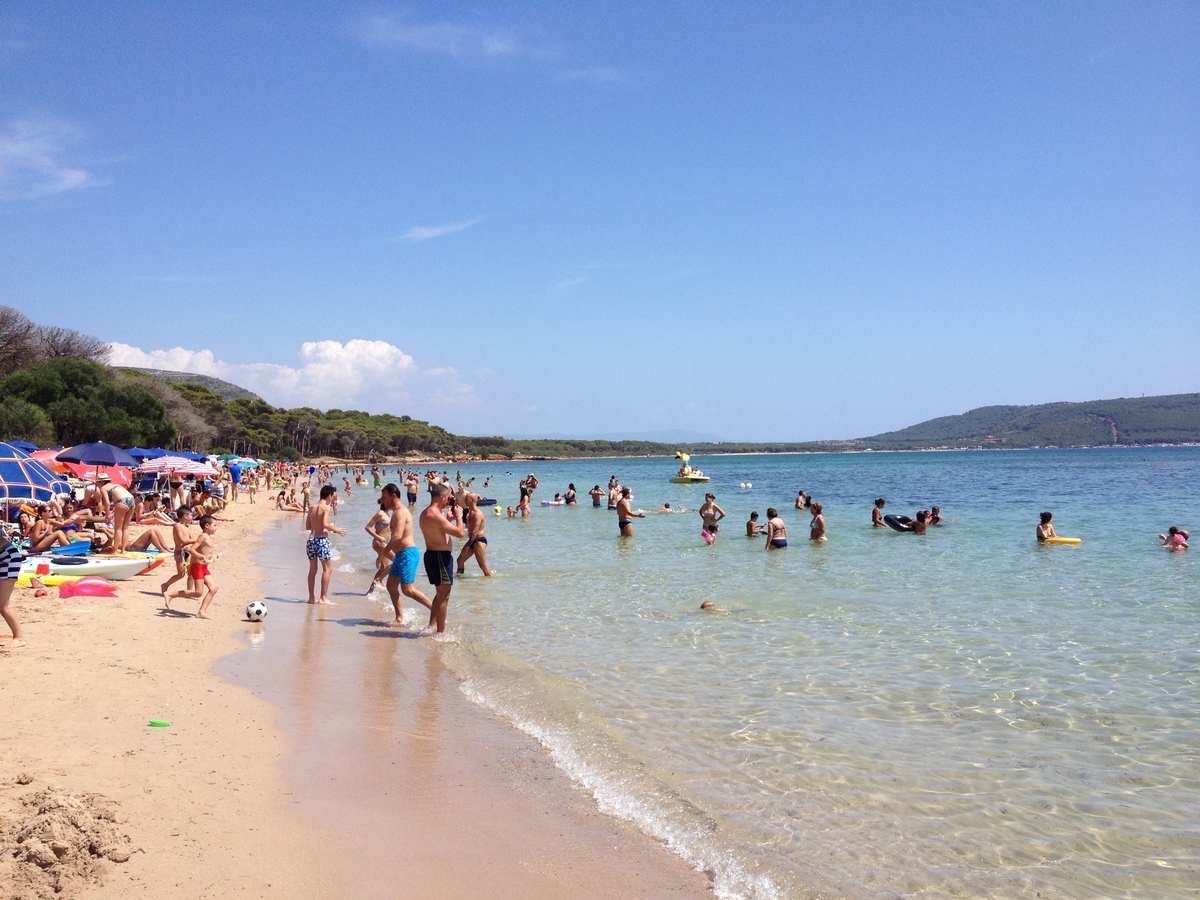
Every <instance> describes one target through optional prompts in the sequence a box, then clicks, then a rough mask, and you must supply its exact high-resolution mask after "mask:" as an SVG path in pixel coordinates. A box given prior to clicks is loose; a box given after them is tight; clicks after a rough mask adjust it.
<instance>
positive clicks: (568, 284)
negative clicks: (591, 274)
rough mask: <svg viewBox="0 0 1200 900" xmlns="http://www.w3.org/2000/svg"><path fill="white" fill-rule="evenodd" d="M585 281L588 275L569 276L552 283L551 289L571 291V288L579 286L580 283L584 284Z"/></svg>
mask: <svg viewBox="0 0 1200 900" xmlns="http://www.w3.org/2000/svg"><path fill="white" fill-rule="evenodd" d="M585 281H587V276H586V275H580V276H579V277H578V278H567V279H566V280H564V281H560V282H558V283H557V284H552V285H550V290H552V291H569V290H570V289H571V288H573V287H578V286H579V285H581V284H583V283H584V282H585Z"/></svg>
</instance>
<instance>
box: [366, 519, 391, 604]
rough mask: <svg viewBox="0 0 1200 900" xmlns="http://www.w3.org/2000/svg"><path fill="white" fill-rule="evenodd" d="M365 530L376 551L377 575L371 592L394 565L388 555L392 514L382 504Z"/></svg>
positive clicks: (368, 589)
mask: <svg viewBox="0 0 1200 900" xmlns="http://www.w3.org/2000/svg"><path fill="white" fill-rule="evenodd" d="M364 530H365V531H366V532H367V534H369V535H370V536H371V549H372V550H374V551H375V577H374V578H372V579H371V586H370V587H369V588H367V593H368V594H369V593H371V591H373V590H375V589H376V588H377V587H379V585H380V584H381V583H382V582H383V579H385V578H386V577H387V575H388V571H389V570H390V569H391V566H392V560H391V558H390V557H389V556H388V555H387V548H388V542H389V541H390V540H391V537H392V516H391V514H390V513H389V512H388V511H387V509H385V508H384V507H383V506H380V507H379V509H378V510H377V511H376V513H375V515H373V516H371V521H370V522H368V523H367V526H366V528H365V529H364Z"/></svg>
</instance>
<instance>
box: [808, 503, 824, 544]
mask: <svg viewBox="0 0 1200 900" xmlns="http://www.w3.org/2000/svg"><path fill="white" fill-rule="evenodd" d="M821 510H822V507H821V504H820V503H810V504H809V505H808V511H809V512H811V513H812V521H811V522H809V523H808V539H809V540H810V541H823V540H825V539H826V538H825V516H824V514H823V513H822V512H821Z"/></svg>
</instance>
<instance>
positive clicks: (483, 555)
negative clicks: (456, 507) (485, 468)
mask: <svg viewBox="0 0 1200 900" xmlns="http://www.w3.org/2000/svg"><path fill="white" fill-rule="evenodd" d="M486 523H487V516H485V515H484V514H483V513H482V512H481V511H480V510H479V495H478V494H473V493H471V492H470V491H464V492H463V524H464V525H465V526H466V528H467V542H466V543H465V544H463V548H462V552H461V553H459V554H458V574H459V575H461V574H463V572H465V571H466V569H465V566H466V564H467V560H468V559H470V558H471V557H472V556H474V557H475V561H476V562H477V563H479V568H480V570H481V571H482V572H483V574H484V575H491V574H492V570H491V569H489V568H488V563H487V542H488V540H487V535H485V534H484V533H483V531H484V527H485V525H486Z"/></svg>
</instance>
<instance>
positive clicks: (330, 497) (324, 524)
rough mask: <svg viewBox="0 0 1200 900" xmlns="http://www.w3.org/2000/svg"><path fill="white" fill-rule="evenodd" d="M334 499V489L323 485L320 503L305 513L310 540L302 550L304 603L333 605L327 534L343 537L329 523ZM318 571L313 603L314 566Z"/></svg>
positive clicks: (331, 562)
mask: <svg viewBox="0 0 1200 900" xmlns="http://www.w3.org/2000/svg"><path fill="white" fill-rule="evenodd" d="M336 496H337V488H335V487H334V486H333V485H332V484H327V485H325V487H323V488H321V499H320V500H319V501H318V502H317V503H316V505H314V506H313V507H312V508H311V509H309V511H308V519H307V521H306V522H305V524H306V525H307V527H308V530H309V533H310V536H309V538H308V543H307V544H305V546H304V552H305V555H306V556H307V557H308V602H309V603H321V604H328V605H333V604H332V602H331V601H330V599H329V580H330V579H331V578H332V577H333V548H332V547H331V546H330V545H329V532H331V531H332V532H333V533H334V534H345V533H346V529H345V528H338V527H337V526H336V525H334V524H332V523H331V522H330V521H329V519H330V516H332V515H333V503H334V500H335V498H336ZM318 563H319V564H320V568H321V597H320V599H317V596H316V585H317V566H318Z"/></svg>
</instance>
